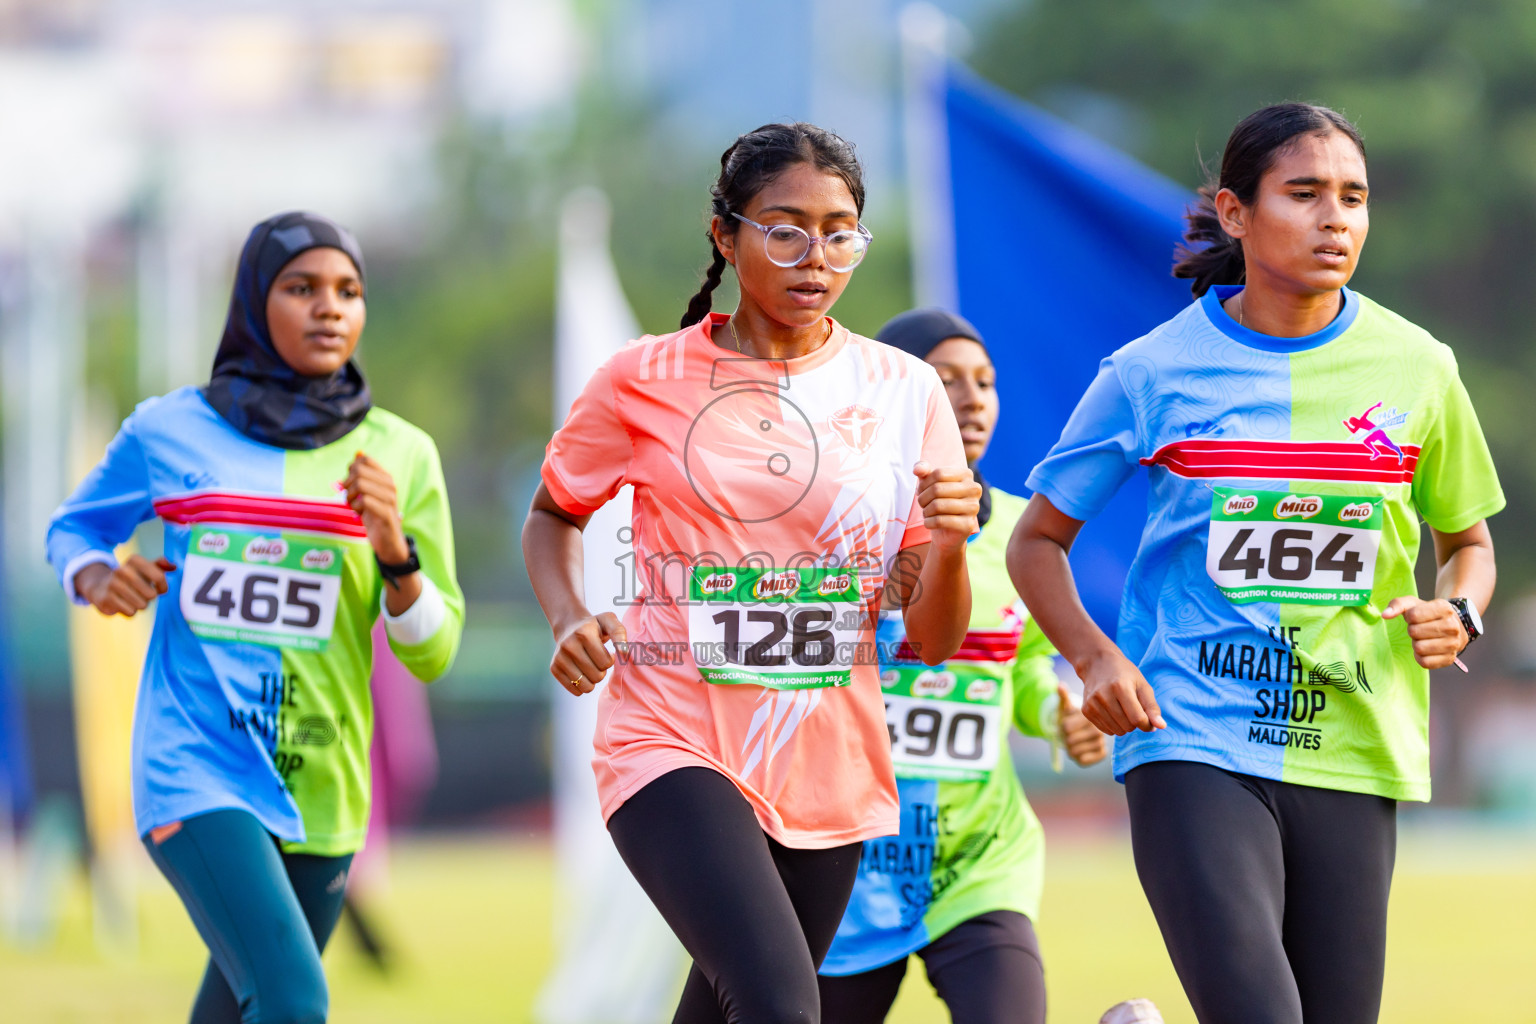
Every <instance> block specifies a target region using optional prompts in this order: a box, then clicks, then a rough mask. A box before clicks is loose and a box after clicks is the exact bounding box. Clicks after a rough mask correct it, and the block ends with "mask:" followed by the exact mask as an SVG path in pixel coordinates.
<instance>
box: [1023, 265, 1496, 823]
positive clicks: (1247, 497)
mask: <svg viewBox="0 0 1536 1024" xmlns="http://www.w3.org/2000/svg"><path fill="white" fill-rule="evenodd" d="M1239 291H1241V288H1240V287H1225V286H1223V287H1218V288H1215V289H1212V290H1211V291H1210V292H1208V293H1207V294H1206V295H1205V296H1204V297H1203V298H1202V299H1201V300H1200V301H1198V302H1195V303H1193V304H1191V305H1190V306H1189V307H1188V308H1186V309H1185V310H1184V311H1183V312H1182V313H1180V314H1179V315H1178V316H1176V317H1174V318H1173V319H1172V320H1169V321H1168V322H1167V323H1165V324H1163V325H1162V326H1160V327H1158V328H1157V329H1156V330H1154V331H1153V332H1152V333H1150V334H1148V335H1146V336H1145V337H1143V338H1140V339H1138V340H1136V341H1133V342H1131V343H1130V344H1129V345H1126V346H1125V347H1124V348H1122V349H1120V350H1119V351H1117V352H1115V353H1114V354H1113V355H1111V356H1110V357H1109V358H1107V359H1105V360H1104V362H1103V364H1102V366H1101V367H1100V370H1099V375H1098V377H1097V378H1096V379H1095V380H1094V382H1093V384H1092V385H1090V386H1089V388H1088V391H1087V393H1086V394H1085V395H1084V396H1083V399H1082V401H1081V402H1080V403H1079V405H1078V407H1077V409H1076V411H1075V412H1074V413H1073V414H1072V417H1071V419H1070V420H1069V421H1068V423H1067V426H1066V429H1065V431H1064V432H1063V433H1062V436H1061V440H1060V441H1059V442H1057V444H1056V446H1055V447H1054V448H1053V449H1052V450H1051V452H1050V454H1048V455H1047V456H1046V458H1045V460H1044V461H1043V462H1041V463H1040V465H1039V466H1037V467H1035V470H1034V472H1033V473H1032V474H1031V475H1030V478H1029V486H1030V487H1031V488H1033V489H1034V490H1036V491H1037V492H1039V493H1041V494H1044V495H1045V496H1046V497H1048V498H1049V499H1050V500H1051V502H1052V503H1053V504H1054V505H1055V506H1056V507H1057V508H1058V509H1060V510H1061V511H1062V512H1064V513H1066V514H1067V515H1069V516H1072V517H1073V518H1076V519H1084V520H1086V519H1091V518H1093V516H1094V515H1096V514H1097V513H1098V512H1099V511H1100V510H1101V509H1102V508H1103V507H1104V505H1105V504H1106V503H1107V502H1108V501H1109V499H1110V497H1111V496H1112V495H1113V494H1114V493H1115V491H1116V489H1118V488H1119V486H1120V485H1121V484H1122V483H1123V482H1124V481H1125V480H1126V479H1127V478H1128V477H1129V476H1130V475H1131V474H1132V473H1134V472H1137V470H1138V469H1139V468H1141V467H1146V469H1147V472H1148V475H1149V482H1150V485H1151V495H1150V499H1149V501H1148V516H1147V523H1146V527H1145V529H1144V530H1143V532H1142V536H1141V545H1140V549H1139V550H1138V552H1137V555H1136V559H1135V562H1134V563H1133V564H1132V566H1131V572H1130V576H1129V578H1128V579H1127V581H1126V589H1125V597H1124V601H1123V603H1122V605H1121V611H1120V627H1119V634H1118V636H1117V638H1116V639H1117V642H1118V643H1119V645H1120V647H1121V649H1122V650H1123V651H1124V652H1125V654H1126V656H1127V657H1129V658H1131V659H1132V660H1133V661H1135V662H1136V663H1137V664H1138V665H1139V666H1140V668H1141V671H1142V673H1143V675H1145V676H1146V678H1147V681H1148V682H1149V683H1150V684H1151V685H1152V688H1153V690H1154V691H1155V692H1156V694H1157V700H1158V703H1159V705H1160V706H1161V707H1162V712H1163V716H1164V718H1165V719H1166V720H1167V722H1168V728H1167V729H1163V730H1159V731H1157V732H1154V733H1142V732H1133V733H1131V734H1130V735H1128V736H1122V737H1120V738H1119V739H1118V740H1117V741H1116V743H1115V762H1114V764H1115V774H1116V777H1118V778H1121V779H1123V778H1124V776H1125V773H1126V772H1127V771H1129V770H1130V769H1132V768H1134V767H1136V766H1137V765H1139V764H1144V763H1146V762H1148V761H1159V760H1181V761H1198V762H1202V763H1205V764H1211V765H1216V766H1218V767H1221V768H1226V769H1228V770H1230V771H1235V772H1242V773H1245V774H1249V775H1256V776H1259V777H1261V778H1267V779H1275V780H1279V781H1283V782H1294V783H1300V784H1303V785H1309V786H1320V787H1323V788H1327V789H1340V790H1347V791H1351V792H1358V793H1371V794H1375V795H1378V796H1384V797H1389V798H1393V799H1398V800H1427V799H1429V741H1428V725H1429V673H1428V672H1427V671H1426V670H1425V669H1423V668H1422V667H1420V666H1419V664H1418V663H1417V662H1416V661H1415V660H1414V657H1413V645H1412V643H1411V641H1410V640H1409V637H1408V631H1407V626H1406V624H1405V623H1404V621H1403V620H1402V619H1401V618H1397V619H1392V620H1386V619H1383V618H1382V617H1381V612H1382V609H1384V608H1385V607H1386V606H1387V604H1388V603H1389V602H1390V601H1391V600H1392V599H1393V598H1395V597H1399V596H1402V595H1412V594H1415V593H1416V592H1417V589H1416V587H1415V584H1414V578H1413V565H1414V561H1415V559H1416V558H1417V556H1418V553H1419V539H1420V538H1419V521H1420V520H1421V519H1422V520H1423V521H1424V522H1427V523H1428V524H1429V525H1430V526H1431V527H1433V528H1434V529H1436V530H1439V531H1441V532H1444V533H1456V532H1459V531H1461V530H1465V529H1467V528H1469V527H1471V526H1473V525H1475V524H1476V523H1478V522H1479V521H1480V520H1482V519H1484V518H1486V517H1488V516H1490V515H1492V514H1493V513H1495V512H1497V511H1499V510H1500V509H1501V508H1503V507H1504V495H1503V492H1502V491H1501V490H1500V488H1499V480H1498V476H1497V474H1496V473H1495V471H1494V467H1493V462H1492V459H1491V458H1490V457H1489V454H1488V446H1487V444H1486V442H1485V441H1484V439H1483V434H1482V430H1481V429H1480V428H1479V426H1478V422H1477V416H1476V414H1475V413H1474V412H1473V410H1472V405H1471V402H1470V401H1469V399H1468V398H1467V393H1466V390H1465V389H1464V388H1463V387H1462V384H1461V380H1460V378H1459V377H1458V375H1457V371H1456V360H1455V357H1454V356H1453V355H1452V353H1451V350H1450V349H1449V348H1447V347H1446V346H1444V345H1442V344H1440V343H1438V342H1437V341H1435V340H1434V339H1433V338H1432V337H1430V336H1429V335H1428V334H1427V333H1425V332H1424V331H1423V330H1421V329H1420V328H1418V327H1415V326H1414V325H1413V324H1411V323H1409V322H1408V321H1406V320H1404V319H1403V318H1402V317H1400V316H1397V315H1396V314H1394V313H1392V312H1390V311H1388V310H1386V309H1384V308H1382V307H1381V306H1379V305H1377V304H1376V303H1375V302H1372V301H1371V300H1370V299H1367V298H1365V297H1363V296H1361V295H1358V294H1356V293H1355V292H1351V291H1349V290H1347V289H1346V290H1345V291H1344V293H1343V308H1342V309H1341V311H1340V313H1339V315H1338V316H1337V317H1336V318H1335V319H1334V321H1333V322H1332V323H1331V324H1330V325H1329V326H1328V327H1326V328H1325V329H1323V330H1322V331H1319V332H1318V333H1316V334H1313V335H1309V336H1307V337H1301V338H1275V337H1270V336H1268V335H1264V334H1259V333H1256V332H1254V331H1251V330H1248V329H1246V328H1244V327H1242V326H1241V325H1239V324H1238V323H1236V322H1235V321H1233V320H1232V318H1231V317H1229V316H1228V315H1227V313H1226V311H1225V310H1223V309H1222V307H1221V302H1223V301H1224V300H1226V299H1228V298H1230V297H1231V296H1232V295H1234V294H1236V293H1237V292H1239Z"/></svg>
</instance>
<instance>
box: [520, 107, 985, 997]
mask: <svg viewBox="0 0 1536 1024" xmlns="http://www.w3.org/2000/svg"><path fill="white" fill-rule="evenodd" d="M713 196H714V202H713V204H712V217H711V219H710V226H709V240H710V245H711V249H712V255H713V258H712V261H711V264H710V267H709V271H708V273H707V275H706V278H705V281H704V287H703V288H701V289H700V291H699V293H698V294H697V295H695V296H694V298H693V300H692V301H691V302H690V303H689V305H688V312H687V313H686V314H685V315H684V317H683V321H682V329H681V330H679V331H677V332H675V333H672V334H667V335H663V336H660V337H646V338H642V339H640V340H639V341H637V342H635V343H634V344H632V345H630V346H628V347H627V348H625V349H624V350H622V351H621V352H620V353H619V354H617V355H616V356H614V357H613V358H612V359H610V360H609V361H608V362H607V363H606V364H604V365H603V366H601V367H599V368H598V369H597V371H596V372H595V373H594V374H593V376H592V379H591V380H590V381H589V382H588V384H587V387H586V389H585V390H584V391H583V393H582V395H581V396H580V398H578V400H577V401H576V403H575V404H574V406H573V407H572V409H571V412H570V414H569V416H568V417H567V419H566V422H565V425H564V426H562V427H561V428H560V430H559V431H557V432H556V433H555V435H554V437H553V438H552V439H551V440H550V443H549V447H548V449H547V453H546V457H545V461H544V467H543V485H542V486H541V487H540V489H539V492H538V494H537V495H536V496H535V498H534V500H533V505H532V508H531V510H530V511H529V514H528V519H527V522H526V524H525V526H524V529H523V550H524V554H525V557H526V559H527V564H528V570H529V575H530V577H531V579H532V581H533V585H534V589H535V592H536V593H537V595H538V598H539V602H540V604H541V605H542V607H543V609H544V612H545V614H546V616H547V617H548V618H549V622H550V626H551V628H552V630H553V632H554V636H555V640H556V651H555V655H554V659H553V661H552V663H551V666H550V671H551V674H552V675H553V676H554V677H555V679H556V681H557V682H558V683H559V684H560V685H561V686H563V687H565V688H566V689H567V690H569V691H570V692H571V693H572V694H576V695H582V694H587V693H591V692H592V690H593V689H594V688H595V687H596V686H597V684H598V683H600V682H603V681H604V680H607V681H608V685H607V686H605V687H604V688H603V690H602V692H601V693H600V695H599V697H598V698H597V699H598V700H599V701H600V702H601V706H600V709H599V713H598V726H597V733H596V735H595V737H594V745H595V756H594V758H593V767H594V770H595V771H596V774H597V782H598V791H599V795H600V797H601V801H602V809H603V814H604V817H605V819H606V821H607V824H608V829H609V832H610V834H611V835H612V836H613V840H614V843H615V845H616V846H617V847H618V850H619V853H620V854H621V855H622V856H623V858H624V860H625V862H626V863H627V864H628V865H629V868H630V870H631V871H632V872H633V873H634V875H635V877H636V878H637V879H638V880H639V882H640V884H641V886H642V887H643V888H644V889H645V891H646V892H647V893H648V894H649V896H650V897H651V899H652V900H653V901H654V902H655V904H656V906H657V908H658V909H659V910H660V911H661V914H662V916H663V917H664V918H665V919H666V920H667V922H668V924H670V925H671V927H672V929H673V930H674V931H675V932H676V933H677V935H678V938H679V939H680V940H681V941H682V944H683V946H684V947H685V948H686V949H687V950H688V952H689V953H690V954H691V955H692V956H693V959H694V964H693V968H692V970H691V971H690V973H689V976H688V980H687V982H686V985H685V987H684V990H683V995H682V1000H681V1003H680V1005H679V1007H678V1010H677V1015H676V1017H675V1018H674V1019H675V1020H676V1021H679V1022H684V1024H686V1022H694V1021H700V1022H702V1021H720V1020H728V1021H733V1022H748V1021H765V1022H768V1021H772V1022H779V1021H789V1020H801V1021H809V1022H812V1024H814V1022H815V1021H816V1020H817V1019H818V1017H819V1001H818V995H817V987H816V968H817V965H818V964H819V963H820V962H821V960H822V957H823V956H824V955H825V954H826V951H827V947H828V946H829V945H830V943H831V942H832V936H833V933H834V932H835V931H836V929H837V924H838V920H839V919H840V917H841V916H842V912H843V907H844V905H845V904H846V903H847V900H848V893H849V890H850V889H851V888H852V886H853V880H854V875H855V873H856V872H857V870H858V865H859V854H860V850H861V844H862V842H863V841H864V840H865V839H872V838H875V837H877V836H883V835H891V834H894V833H895V832H896V831H897V828H898V821H897V817H898V802H897V796H896V785H895V779H894V776H893V774H892V767H891V751H890V742H889V739H888V736H887V733H886V724H885V711H884V702H883V698H882V695H881V689H880V681H879V678H878V670H877V664H876V663H877V658H876V656H875V635H874V616H875V613H876V610H877V609H878V607H879V605H880V601H881V599H882V595H884V593H885V592H886V589H887V587H890V588H892V589H893V590H894V591H895V596H896V602H895V603H896V605H897V606H898V607H900V608H901V610H902V612H901V614H902V616H903V618H904V621H905V623H906V628H907V636H908V640H909V642H910V643H911V645H912V647H913V648H914V649H915V650H916V651H917V652H919V656H920V657H921V658H922V659H923V660H924V661H925V662H927V663H929V664H937V663H939V662H942V661H943V660H944V659H945V658H948V657H949V656H950V655H952V654H954V652H955V651H956V650H957V649H958V648H959V646H960V643H961V641H962V639H963V638H964V636H965V632H966V624H967V621H968V619H969V616H970V607H971V598H970V586H969V580H968V576H967V574H966V568H965V542H966V538H967V537H969V536H970V535H971V534H972V533H974V532H975V531H976V528H977V526H976V514H977V510H978V499H979V497H980V493H981V489H980V487H979V486H978V485H977V484H976V483H975V481H974V480H973V479H972V477H971V473H970V470H969V469H967V468H966V465H965V453H964V449H963V447H962V444H961V439H960V433H959V430H958V428H957V427H956V424H955V418H954V416H953V414H952V413H951V412H950V411H949V406H948V403H947V401H946V400H945V397H944V387H943V384H942V383H941V382H940V380H939V378H938V376H937V374H935V373H934V371H933V368H932V367H930V366H928V365H926V364H925V363H923V362H922V361H921V360H918V359H915V358H913V357H911V356H909V355H907V354H905V353H903V352H900V351H897V350H896V349H893V348H890V347H888V346H885V345H881V344H879V343H877V342H874V341H871V340H869V339H867V338H861V337H859V336H857V335H855V334H852V333H851V332H849V331H848V330H846V329H845V328H843V327H842V326H841V325H839V324H838V323H837V322H836V321H834V320H833V319H831V317H830V316H828V315H827V314H828V312H829V311H830V309H831V308H832V305H833V304H834V303H835V302H836V301H837V298H838V297H839V296H840V295H841V294H842V291H843V289H844V288H845V287H847V285H848V281H849V275H850V274H851V273H852V271H853V269H854V268H855V267H856V266H857V265H858V264H859V262H860V260H862V258H863V256H864V253H865V252H866V250H867V247H868V245H869V242H870V235H869V233H868V232H867V231H865V230H863V228H862V227H861V226H860V224H859V214H860V213H861V211H862V210H863V206H864V183H863V176H862V172H861V170H860V167H859V164H858V161H857V159H856V158H855V157H854V154H853V148H852V147H851V146H850V145H849V144H848V143H846V142H845V141H843V140H842V139H840V138H838V137H837V136H836V135H833V134H832V133H830V132H826V131H823V130H822V129H820V128H817V127H815V126H813V125H807V124H772V125H766V126H764V127H762V128H759V129H757V130H756V131H753V132H749V133H747V134H746V135H743V136H741V137H740V138H739V139H737V140H736V142H735V143H734V144H733V145H732V146H731V147H730V148H729V149H727V150H726V151H725V153H724V155H723V156H722V157H721V166H720V176H719V178H718V180H717V181H716V182H715V185H714V188H713ZM728 265H729V266H731V267H732V268H733V269H734V270H735V272H736V278H737V282H738V284H739V285H740V292H741V299H740V302H739V304H738V305H737V308H736V310H735V311H734V312H733V313H732V314H731V315H729V316H727V315H725V314H720V313H711V312H710V305H711V301H710V295H711V292H712V291H713V290H714V289H715V287H716V286H717V285H718V284H719V283H720V280H721V276H722V274H723V272H724V268H725V267H726V266H728ZM624 484H631V485H633V487H634V537H635V539H634V546H635V551H636V554H637V556H638V557H637V559H636V564H637V565H638V566H640V567H641V569H640V572H641V582H642V588H641V590H642V593H641V596H640V598H639V600H638V601H637V602H636V603H635V604H634V605H633V606H631V607H630V609H629V611H628V612H627V614H626V615H625V618H624V621H623V622H622V623H620V622H619V620H618V619H617V618H616V617H615V616H613V615H611V614H607V613H604V614H602V615H599V616H595V617H594V616H593V615H591V613H590V612H589V611H588V610H587V607H586V603H585V597H584V595H583V593H582V583H581V580H582V548H581V530H582V528H583V527H584V526H585V525H586V523H587V519H588V517H589V516H590V515H591V513H592V512H593V511H594V510H596V509H597V508H598V507H599V506H601V505H602V504H603V503H604V502H605V501H607V500H609V499H610V498H611V497H613V495H614V494H616V493H617V492H618V490H619V488H620V487H622V486H623V485H624ZM610 648H611V649H610Z"/></svg>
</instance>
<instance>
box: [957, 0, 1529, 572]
mask: <svg viewBox="0 0 1536 1024" xmlns="http://www.w3.org/2000/svg"><path fill="white" fill-rule="evenodd" d="M976 39H977V40H978V41H979V42H978V46H977V49H976V52H975V53H974V54H973V55H972V56H971V64H972V65H973V66H974V67H975V68H976V69H977V70H978V71H979V72H981V73H982V74H983V75H985V76H986V77H988V78H989V79H991V80H992V81H994V82H996V83H998V84H999V85H1002V86H1003V87H1005V88H1007V89H1009V90H1011V91H1013V92H1016V93H1018V94H1019V95H1021V96H1024V97H1025V98H1027V99H1029V100H1031V101H1032V102H1035V103H1037V104H1039V105H1040V106H1042V107H1045V108H1046V109H1049V110H1052V111H1054V112H1055V113H1057V114H1059V115H1061V116H1063V117H1065V118H1066V119H1068V120H1070V121H1073V122H1075V123H1077V124H1079V125H1080V126H1082V127H1084V128H1086V129H1088V130H1089V131H1092V132H1094V133H1096V134H1098V135H1100V136H1101V137H1103V138H1105V139H1106V140H1107V141H1109V142H1111V143H1113V144H1115V145H1117V146H1120V147H1121V148H1123V149H1125V150H1127V151H1129V152H1131V153H1132V154H1134V155H1135V156H1137V157H1138V158H1140V159H1141V160H1143V161H1145V162H1146V163H1148V164H1149V165H1151V166H1153V167H1156V168H1158V169H1159V170H1161V171H1163V172H1164V173H1165V174H1168V175H1170V176H1171V177H1173V178H1174V179H1176V180H1178V181H1182V182H1184V183H1186V184H1188V185H1190V186H1191V187H1193V186H1195V185H1196V184H1198V183H1199V182H1200V180H1201V179H1202V178H1203V177H1204V170H1203V167H1202V161H1203V162H1204V165H1205V166H1208V167H1210V168H1211V169H1212V170H1214V169H1215V168H1217V167H1218V166H1219V164H1220V158H1221V147H1222V145H1223V143H1224V142H1225V140H1226V137H1227V133H1228V132H1229V131H1230V130H1231V128H1232V126H1233V125H1234V124H1236V123H1237V121H1238V120H1240V119H1241V118H1242V117H1243V116H1244V115H1246V114H1248V113H1249V112H1251V111H1253V110H1254V109H1256V108H1258V107H1260V106H1263V105H1265V104H1267V103H1274V102H1278V101H1281V100H1290V99H1298V100H1305V101H1310V102H1314V103H1321V104H1325V105H1327V106H1331V107H1334V108H1336V109H1338V110H1340V111H1341V112H1342V113H1344V114H1346V115H1347V116H1349V117H1350V118H1352V119H1353V120H1354V121H1355V122H1356V123H1357V124H1358V125H1359V126H1360V129H1361V131H1362V132H1363V133H1364V136H1365V141H1366V146H1367V148H1368V150H1369V156H1370V172H1371V193H1372V196H1371V201H1372V210H1371V213H1372V217H1371V236H1370V241H1369V243H1368V244H1367V246H1366V249H1365V255H1364V259H1363V260H1362V262H1361V269H1360V272H1359V274H1358V276H1357V279H1356V282H1355V284H1356V285H1357V286H1358V287H1359V289H1360V290H1361V291H1362V292H1365V293H1366V294H1368V295H1370V296H1371V297H1372V298H1375V299H1377V300H1379V301H1381V302H1382V303H1384V304H1385V305H1387V306H1389V307H1390V308H1392V309H1394V310H1396V311H1398V312H1400V313H1402V314H1403V315H1404V316H1406V317H1408V318H1409V319H1411V320H1413V321H1415V322H1416V323H1418V324H1421V325H1422V326H1424V327H1425V328H1426V329H1428V330H1429V331H1431V332H1433V333H1434V334H1435V335H1436V336H1437V337H1438V338H1440V339H1441V340H1442V341H1445V342H1446V343H1447V344H1450V345H1451V346H1453V347H1454V348H1455V349H1456V352H1457V356H1458V359H1459V360H1460V363H1461V368H1462V375H1463V377H1464V379H1465V380H1466V382H1467V386H1468V389H1469V390H1470V391H1471V393H1472V397H1473V400H1474V402H1475V403H1476V405H1477V408H1478V412H1479V414H1480V415H1481V417H1482V420H1483V426H1484V429H1485V430H1486V431H1487V434H1488V439H1489V442H1490V444H1491V445H1492V447H1493V449H1494V457H1495V459H1496V460H1497V462H1498V465H1499V469H1500V474H1501V476H1502V479H1503V482H1504V487H1505V490H1506V492H1507V494H1508V497H1509V502H1510V507H1509V510H1508V511H1506V512H1504V513H1503V514H1501V515H1500V516H1499V517H1498V518H1497V519H1496V520H1495V522H1494V531H1495V536H1496V538H1497V541H1498V544H1499V553H1500V568H1501V569H1503V570H1504V572H1503V574H1502V575H1504V577H1505V580H1506V586H1510V585H1512V584H1513V585H1515V586H1518V587H1519V589H1525V588H1526V584H1524V583H1523V578H1526V577H1528V575H1529V573H1530V572H1531V571H1532V570H1533V569H1536V541H1533V540H1532V539H1530V533H1531V531H1530V530H1529V529H1528V528H1527V527H1528V525H1529V524H1531V522H1532V521H1533V518H1536V517H1533V509H1536V446H1532V445H1530V444H1527V443H1526V441H1527V439H1528V438H1529V434H1528V433H1527V431H1529V429H1530V428H1529V426H1528V421H1526V420H1525V419H1524V413H1523V412H1522V410H1523V409H1524V408H1525V407H1526V403H1527V402H1529V398H1528V397H1527V396H1528V395H1529V393H1530V390H1531V385H1532V382H1533V379H1536V347H1533V346H1532V345H1531V338H1532V332H1533V328H1532V325H1531V314H1530V300H1529V295H1530V293H1529V292H1528V291H1527V288H1528V287H1529V284H1528V282H1527V281H1526V278H1525V275H1526V274H1528V273H1530V272H1531V269H1532V266H1533V257H1536V6H1533V5H1532V4H1530V3H1528V2H1525V0H1471V2H1467V3H1457V4H1445V3H1423V2H1421V0H1360V2H1358V3H1353V4H1342V5H1341V4H1337V3H1330V2H1327V0H1238V2H1231V0H1223V2H1217V0H1033V2H1030V3H1027V4H1020V5H1019V6H1018V7H1017V8H1016V9H1014V10H1013V11H1011V12H1009V13H1007V14H1005V15H1002V16H1000V17H999V18H998V19H997V20H996V22H995V23H994V24H993V25H991V26H989V27H987V28H986V29H985V31H979V32H977V33H976ZM1083 270H1084V273H1093V268H1091V267H1085V268H1083ZM1517 580H1518V581H1521V582H1519V583H1517V582H1516V581H1517Z"/></svg>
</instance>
